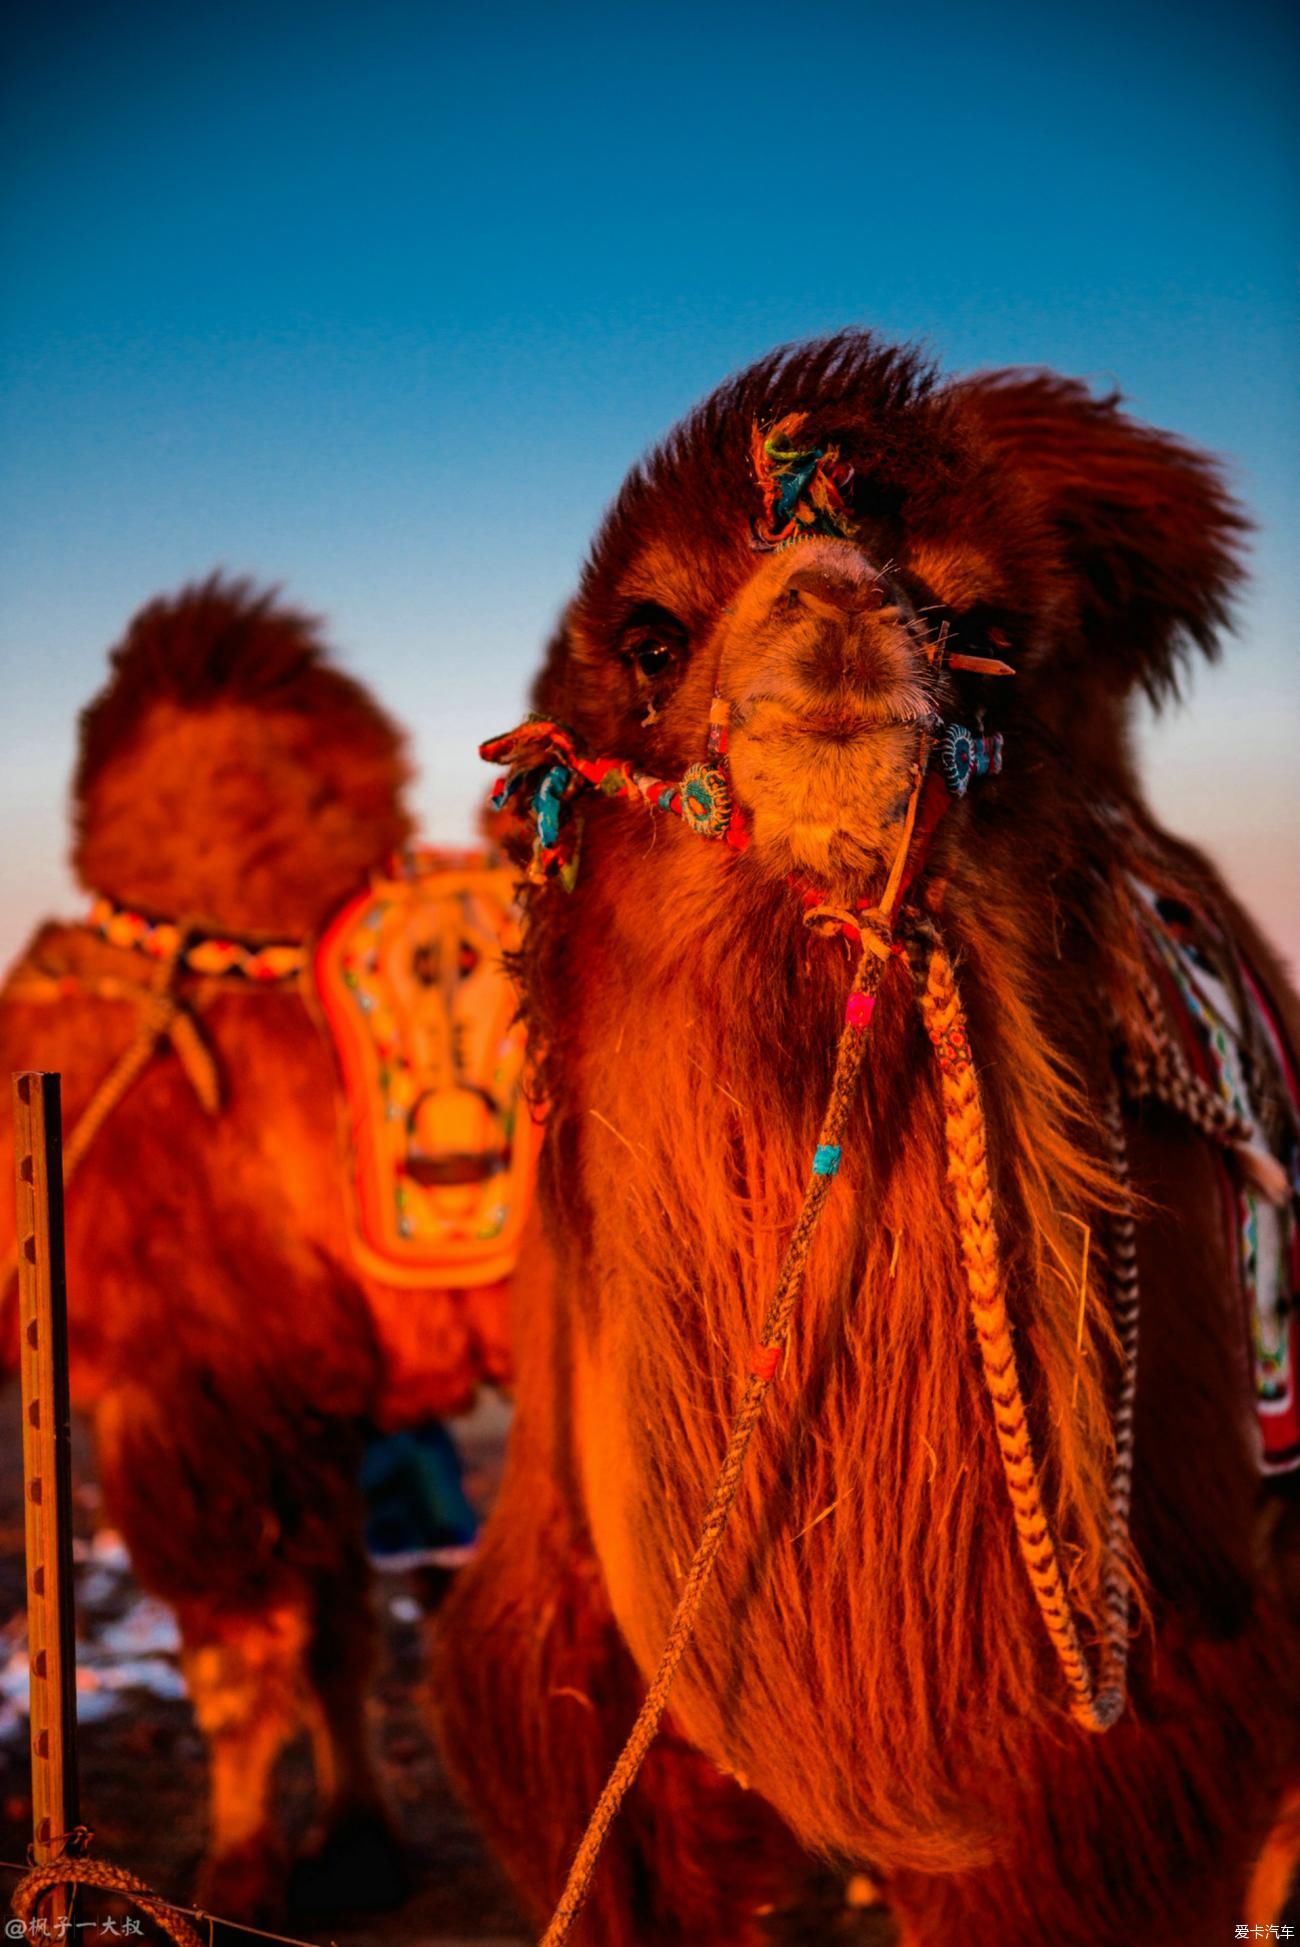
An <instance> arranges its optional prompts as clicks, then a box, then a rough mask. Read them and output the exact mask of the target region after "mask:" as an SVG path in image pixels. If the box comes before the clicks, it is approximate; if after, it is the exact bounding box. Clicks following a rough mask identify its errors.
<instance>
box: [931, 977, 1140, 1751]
mask: <svg viewBox="0 0 1300 1947" xmlns="http://www.w3.org/2000/svg"><path fill="white" fill-rule="evenodd" d="M920 1000H921V1016H922V1019H923V1021H924V1023H925V1028H926V1032H927V1034H928V1035H929V1037H930V1040H931V1042H932V1043H933V1044H934V1048H935V1053H936V1055H937V1057H938V1062H939V1072H940V1083H941V1092H942V1097H943V1114H944V1137H945V1141H946V1144H947V1150H948V1182H949V1185H950V1187H951V1189H952V1193H953V1200H954V1202H955V1204H956V1207H957V1226H958V1234H959V1236H960V1239H961V1254H962V1264H963V1267H964V1269H965V1273H966V1285H967V1290H968V1291H969V1294H970V1314H971V1323H972V1324H973V1326H974V1328H975V1337H976V1340H977V1342H978V1345H979V1352H980V1361H981V1364H982V1366H983V1371H984V1384H985V1387H986V1388H987V1391H988V1395H989V1401H990V1403H991V1405H992V1408H993V1424H994V1427H995V1429H996V1433H997V1442H998V1453H999V1456H1000V1458H1001V1461H1002V1471H1003V1474H1004V1476H1005V1478H1006V1483H1007V1494H1008V1497H1009V1498H1010V1501H1011V1514H1012V1519H1013V1521H1014V1523H1015V1529H1016V1539H1017V1541H1018V1542H1019V1544H1020V1555H1021V1559H1022V1561H1023V1562H1024V1565H1025V1571H1026V1573H1027V1575H1028V1577H1029V1583H1030V1587H1031V1588H1032V1590H1033V1592H1034V1599H1035V1601H1036V1602H1037V1604H1038V1609H1039V1613H1040V1615H1041V1616H1042V1619H1043V1623H1044V1626H1045V1628H1046V1630H1047V1634H1048V1636H1049V1638H1050V1639H1051V1643H1052V1647H1053V1649H1054V1650H1055V1651H1056V1655H1057V1660H1058V1661H1059V1663H1060V1665H1061V1669H1062V1671H1063V1673H1064V1676H1065V1681H1066V1684H1067V1686H1068V1688H1069V1691H1070V1697H1071V1714H1072V1715H1073V1716H1074V1718H1075V1719H1076V1721H1077V1722H1078V1723H1080V1724H1082V1725H1083V1726H1084V1727H1085V1728H1086V1729H1087V1730H1090V1731H1107V1730H1109V1729H1110V1727H1111V1726H1112V1724H1114V1723H1115V1722H1116V1721H1117V1719H1118V1718H1119V1717H1120V1716H1121V1714H1122V1713H1123V1710H1124V1704H1125V1699H1126V1696H1127V1665H1128V1636H1129V1583H1128V1575H1127V1556H1128V1533H1129V1505H1130V1497H1131V1489H1132V1480H1133V1409H1134V1401H1135V1398H1136V1392H1137V1354H1138V1315H1139V1302H1138V1296H1139V1294H1138V1272H1137V1240H1136V1232H1135V1228H1134V1223H1133V1214H1132V1199H1131V1197H1130V1196H1129V1195H1128V1185H1129V1176H1128V1152H1127V1148H1126V1145H1125V1141H1124V1125H1123V1114H1122V1110H1121V1107H1120V1100H1119V1091H1118V1089H1117V1088H1116V1087H1115V1086H1114V1085H1112V1088H1111V1091H1110V1095H1109V1097H1108V1101H1107V1106H1106V1133H1107V1139H1108V1145H1109V1148H1110V1161H1111V1167H1112V1171H1113V1174H1114V1177H1115V1179H1116V1181H1117V1182H1119V1183H1120V1185H1121V1186H1122V1188H1123V1190H1124V1192H1125V1194H1124V1198H1123V1203H1122V1207H1121V1209H1120V1211H1119V1212H1118V1214H1117V1215H1116V1217H1115V1219H1114V1221H1113V1224H1112V1250H1111V1255H1112V1260H1113V1263H1112V1280H1113V1291H1112V1303H1113V1306H1114V1314H1115V1323H1116V1329H1117V1332H1118V1335H1119V1341H1120V1353H1121V1379H1120V1389H1119V1399H1118V1404H1117V1408H1116V1415H1115V1460H1114V1466H1113V1469H1112V1473H1111V1482H1110V1494H1109V1508H1108V1518H1107V1531H1106V1565H1105V1574H1104V1582H1103V1601H1104V1604H1105V1610H1106V1623H1105V1630H1104V1635H1103V1641H1102V1648H1101V1668H1100V1675H1099V1678H1098V1679H1097V1681H1096V1682H1094V1679H1093V1676H1092V1672H1091V1671H1090V1669H1089V1667H1088V1661H1087V1658H1086V1657H1085V1655H1084V1652H1083V1649H1082V1647H1081V1645H1080V1642H1079V1636H1078V1631H1077V1629H1076V1627H1075V1622H1074V1617H1073V1615H1072V1613H1071V1609H1070V1599H1069V1596H1068V1594H1067V1592H1066V1585H1065V1578H1064V1576H1063V1574H1062V1572H1061V1564H1060V1557H1059V1555H1058V1553H1057V1548H1056V1543H1055V1540H1054V1539H1053V1536H1052V1530H1051V1523H1050V1522H1049V1520H1048V1516H1047V1510H1046V1508H1045V1506H1044V1502H1043V1489H1042V1481H1041V1478H1040V1476H1039V1472H1038V1466H1037V1463H1036V1461H1035V1459H1034V1450H1033V1442H1032V1439H1031V1436H1030V1431H1029V1420H1028V1416H1027V1414H1026V1411H1025V1401H1024V1395H1023V1393H1022V1391H1021V1386H1020V1375H1019V1371H1018V1369H1017V1366H1016V1354H1015V1347H1014V1345H1013V1343H1012V1338H1011V1323H1010V1319H1009V1317H1008V1314H1007V1303H1006V1291H1005V1279H1004V1274H1003V1269H1002V1262H1001V1254H1000V1252H999V1250H998V1237H997V1229H996V1226H995V1224H994V1221H993V1192H992V1186H991V1184H990V1182H989V1167H988V1138H987V1133H986V1128H985V1122H984V1109H983V1105H982V1103H981V1101H980V1092H979V1084H978V1082H977V1080H976V1077H975V1070H974V1068H973V1066H972V1064H971V1059H970V1041H969V1036H968V1033H967V1028H966V1017H965V1013H964V1011H963V1009H962V1005H961V998H960V996H959V994H958V992H957V982H956V977H955V975H954V973H953V968H952V962H951V960H950V959H949V957H948V954H947V950H946V949H945V948H944V946H943V945H942V943H940V942H939V941H937V940H936V941H935V944H934V946H933V949H932V952H931V954H930V961H929V966H928V969H927V972H926V979H925V985H924V987H923V988H922V990H921V995H920Z"/></svg>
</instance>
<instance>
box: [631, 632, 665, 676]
mask: <svg viewBox="0 0 1300 1947" xmlns="http://www.w3.org/2000/svg"><path fill="white" fill-rule="evenodd" d="M672 659H673V652H672V650H671V649H670V648H669V646H668V644H667V643H666V642H656V641H655V640H654V638H653V637H651V638H650V640H648V641H646V642H643V643H642V644H641V646H640V648H639V649H638V650H637V651H636V666H637V668H638V669H639V670H640V671H641V674H642V675H643V676H659V675H662V673H663V671H664V670H665V669H667V667H668V665H669V663H670V662H671V661H672Z"/></svg>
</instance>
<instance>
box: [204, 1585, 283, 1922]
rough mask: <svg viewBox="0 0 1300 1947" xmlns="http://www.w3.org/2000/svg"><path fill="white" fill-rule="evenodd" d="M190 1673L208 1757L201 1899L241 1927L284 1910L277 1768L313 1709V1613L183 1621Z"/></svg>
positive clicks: (276, 1612) (280, 1610) (275, 1610)
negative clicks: (309, 1662) (309, 1667)
mask: <svg viewBox="0 0 1300 1947" xmlns="http://www.w3.org/2000/svg"><path fill="white" fill-rule="evenodd" d="M180 1624H181V1639H182V1645H183V1647H182V1653H181V1661H182V1668H183V1670H184V1673H185V1680H186V1683H187V1684H188V1686H189V1691H190V1698H191V1701H192V1703H193V1706H194V1715H195V1719H196V1721H197V1723H198V1726H199V1729H200V1731H201V1732H202V1734H203V1737H204V1739H205V1741H206V1744H207V1749H208V1784H209V1801H208V1849H207V1853H206V1855H205V1858H204V1861H203V1865H202V1867H201V1869H200V1874H199V1881H198V1887H197V1890H196V1895H195V1897H196V1900H197V1902H198V1904H199V1905H200V1906H201V1907H203V1908H205V1909H207V1910H209V1911H212V1912H215V1913H218V1914H223V1915H226V1916H228V1917H230V1918H235V1919H245V1920H248V1919H269V1918H275V1917H276V1916H278V1915H279V1914H280V1913H281V1911H282V1909H283V1905H284V1891H285V1878H286V1868H287V1859H286V1854H285V1845H284V1839H283V1836H282V1834H281V1832H280V1829H279V1826H278V1823H277V1821H276V1818H275V1810H274V1801H273V1791H274V1782H275V1769H276V1766H277V1764H278V1762H279V1759H280V1756H281V1754H282V1753H283V1752H284V1750H285V1749H286V1747H287V1746H288V1745H289V1744H291V1743H292V1742H293V1739H294V1738H295V1737H296V1736H297V1734H298V1733H299V1731H300V1730H301V1729H302V1726H303V1722H304V1713H305V1708H306V1704H307V1684H306V1652H307V1644H308V1634H309V1625H308V1619H307V1615H306V1611H305V1608H303V1607H300V1606H297V1605H292V1604H289V1603H283V1604H281V1605H279V1606H277V1607H275V1608H270V1609H267V1610H263V1611H262V1612H260V1613H258V1614H256V1615H241V1616H231V1615H218V1614H213V1613H212V1612H211V1611H204V1610H203V1609H202V1608H201V1607H200V1606H199V1605H197V1604H195V1605H192V1606H187V1607H186V1608H184V1609H182V1610H181V1612H180Z"/></svg>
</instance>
